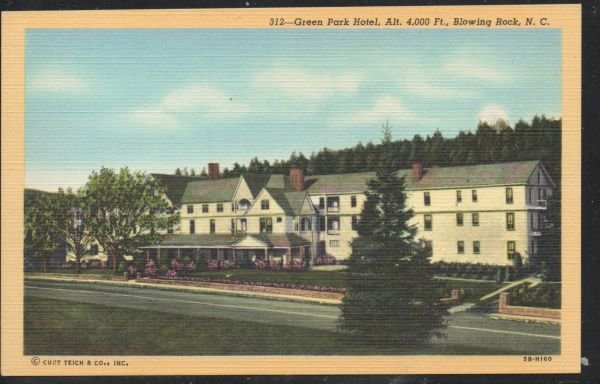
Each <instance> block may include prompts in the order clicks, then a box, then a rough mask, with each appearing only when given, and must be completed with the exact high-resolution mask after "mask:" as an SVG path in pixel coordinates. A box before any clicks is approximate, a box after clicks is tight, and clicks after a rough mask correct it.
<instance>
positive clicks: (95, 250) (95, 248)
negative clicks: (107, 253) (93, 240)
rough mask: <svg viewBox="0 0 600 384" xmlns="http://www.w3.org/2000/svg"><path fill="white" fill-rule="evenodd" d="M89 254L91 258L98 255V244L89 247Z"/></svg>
mask: <svg viewBox="0 0 600 384" xmlns="http://www.w3.org/2000/svg"><path fill="white" fill-rule="evenodd" d="M90 253H91V254H92V256H96V255H97V254H98V244H92V245H91V247H90Z"/></svg>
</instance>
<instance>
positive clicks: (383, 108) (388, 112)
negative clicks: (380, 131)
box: [329, 96, 430, 127]
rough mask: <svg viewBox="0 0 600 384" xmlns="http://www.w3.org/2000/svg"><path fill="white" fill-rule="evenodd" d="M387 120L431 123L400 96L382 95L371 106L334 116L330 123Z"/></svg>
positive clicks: (381, 122) (378, 121) (334, 124)
mask: <svg viewBox="0 0 600 384" xmlns="http://www.w3.org/2000/svg"><path fill="white" fill-rule="evenodd" d="M386 121H388V122H389V123H390V124H392V125H394V124H399V123H429V122H430V119H429V118H428V117H424V116H418V115H417V114H415V113H414V112H412V111H411V110H410V109H408V108H407V107H406V106H405V105H404V104H403V103H402V101H401V100H400V99H398V98H395V97H391V96H382V97H380V98H378V99H377V100H376V101H375V102H374V103H373V104H372V105H371V106H370V107H367V108H364V109H359V110H357V111H355V112H354V113H347V114H341V115H337V116H334V117H333V118H331V119H330V121H329V124H331V125H333V126H340V127H343V126H353V125H373V126H379V125H381V124H383V123H385V122H386Z"/></svg>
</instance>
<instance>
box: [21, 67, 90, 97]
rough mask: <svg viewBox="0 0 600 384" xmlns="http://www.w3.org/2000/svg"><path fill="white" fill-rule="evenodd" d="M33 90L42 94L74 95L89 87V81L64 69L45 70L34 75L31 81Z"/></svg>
mask: <svg viewBox="0 0 600 384" xmlns="http://www.w3.org/2000/svg"><path fill="white" fill-rule="evenodd" d="M29 85H30V87H31V90H33V91H41V92H64V93H74V92H80V91H84V90H86V89H87V88H88V87H89V83H88V81H86V80H85V79H84V78H83V77H81V76H79V75H76V74H74V73H69V72H67V71H65V70H63V69H45V70H42V71H40V72H37V73H35V74H33V76H32V77H31V79H30V81H29Z"/></svg>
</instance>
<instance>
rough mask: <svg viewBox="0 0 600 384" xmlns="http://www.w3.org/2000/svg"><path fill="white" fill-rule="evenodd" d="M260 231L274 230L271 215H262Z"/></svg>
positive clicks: (269, 231) (268, 231)
mask: <svg viewBox="0 0 600 384" xmlns="http://www.w3.org/2000/svg"><path fill="white" fill-rule="evenodd" d="M267 201H268V200H267ZM260 232H267V233H271V232H273V219H271V218H270V217H261V218H260Z"/></svg>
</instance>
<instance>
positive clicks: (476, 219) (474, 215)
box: [471, 213, 479, 227]
mask: <svg viewBox="0 0 600 384" xmlns="http://www.w3.org/2000/svg"><path fill="white" fill-rule="evenodd" d="M471 224H473V226H474V227H476V226H478V225H479V213H472V214H471Z"/></svg>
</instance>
